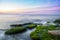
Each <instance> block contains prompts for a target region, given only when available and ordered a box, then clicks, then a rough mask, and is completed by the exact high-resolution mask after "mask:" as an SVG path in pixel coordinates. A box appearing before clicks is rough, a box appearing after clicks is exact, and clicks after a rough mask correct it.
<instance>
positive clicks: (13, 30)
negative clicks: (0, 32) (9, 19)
mask: <svg viewBox="0 0 60 40" xmlns="http://www.w3.org/2000/svg"><path fill="white" fill-rule="evenodd" d="M25 31H26V28H24V27H16V28H11V29H9V30H7V31H6V32H5V34H7V35H9V34H17V33H22V32H25Z"/></svg>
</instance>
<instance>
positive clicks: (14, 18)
mask: <svg viewBox="0 0 60 40" xmlns="http://www.w3.org/2000/svg"><path fill="white" fill-rule="evenodd" d="M59 18H60V16H28V15H0V40H31V38H30V33H31V32H32V31H33V30H34V29H33V30H27V31H26V32H25V33H22V34H16V35H4V32H5V31H3V30H1V29H9V28H11V27H10V25H11V24H22V23H27V22H34V23H42V24H46V22H47V21H50V22H52V21H54V20H55V19H59Z"/></svg>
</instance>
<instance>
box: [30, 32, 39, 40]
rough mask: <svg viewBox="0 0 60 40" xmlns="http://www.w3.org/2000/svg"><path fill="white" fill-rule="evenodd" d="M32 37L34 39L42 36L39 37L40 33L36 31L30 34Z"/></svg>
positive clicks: (37, 39) (36, 39)
mask: <svg viewBox="0 0 60 40" xmlns="http://www.w3.org/2000/svg"><path fill="white" fill-rule="evenodd" d="M30 37H31V38H32V40H40V37H39V35H38V33H36V31H34V32H32V33H31V34H30Z"/></svg>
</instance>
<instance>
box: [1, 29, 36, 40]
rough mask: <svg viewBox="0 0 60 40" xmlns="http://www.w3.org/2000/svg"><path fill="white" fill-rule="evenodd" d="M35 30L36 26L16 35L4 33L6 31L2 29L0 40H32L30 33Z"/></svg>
mask: <svg viewBox="0 0 60 40" xmlns="http://www.w3.org/2000/svg"><path fill="white" fill-rule="evenodd" d="M34 30H35V28H34V29H32V30H27V31H26V32H24V33H21V34H16V35H4V32H5V31H0V40H31V38H30V33H31V32H32V31H34Z"/></svg>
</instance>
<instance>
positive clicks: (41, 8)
mask: <svg viewBox="0 0 60 40" xmlns="http://www.w3.org/2000/svg"><path fill="white" fill-rule="evenodd" d="M6 13H7V14H23V13H28V14H37V13H38V14H44V13H46V14H52V13H53V14H55V13H56V14H57V13H58V14H59V13H60V0H0V14H6Z"/></svg>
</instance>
